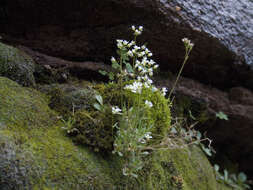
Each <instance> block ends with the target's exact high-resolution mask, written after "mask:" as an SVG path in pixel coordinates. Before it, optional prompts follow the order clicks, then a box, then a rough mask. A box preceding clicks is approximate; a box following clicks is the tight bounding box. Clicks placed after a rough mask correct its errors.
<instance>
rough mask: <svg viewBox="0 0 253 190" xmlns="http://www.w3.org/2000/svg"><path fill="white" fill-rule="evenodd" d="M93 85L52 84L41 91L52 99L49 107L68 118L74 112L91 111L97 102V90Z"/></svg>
mask: <svg viewBox="0 0 253 190" xmlns="http://www.w3.org/2000/svg"><path fill="white" fill-rule="evenodd" d="M90 86H91V84H89V83H86V84H60V85H59V84H51V85H44V86H41V87H40V88H39V89H40V91H42V92H43V93H45V94H47V95H48V96H49V98H50V103H49V106H50V108H52V109H53V110H55V111H57V112H58V113H59V114H61V115H62V116H64V118H68V117H70V116H72V115H73V111H74V112H76V111H78V110H90V107H91V106H92V104H93V103H94V102H95V100H94V99H95V98H94V97H95V94H96V92H95V90H93V89H92V88H91V87H90Z"/></svg>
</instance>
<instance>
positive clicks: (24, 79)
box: [0, 43, 35, 86]
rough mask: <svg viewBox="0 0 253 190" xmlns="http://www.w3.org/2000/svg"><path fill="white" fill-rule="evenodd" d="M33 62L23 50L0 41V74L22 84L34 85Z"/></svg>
mask: <svg viewBox="0 0 253 190" xmlns="http://www.w3.org/2000/svg"><path fill="white" fill-rule="evenodd" d="M34 70H35V64H34V62H33V60H32V58H31V57H29V56H28V55H27V54H26V53H24V52H23V51H21V50H19V49H16V48H14V47H11V46H8V45H6V44H3V43H0V76H5V77H8V78H10V79H12V80H14V81H16V82H17V83H19V84H21V85H23V86H35V79H34V76H33V72H34Z"/></svg>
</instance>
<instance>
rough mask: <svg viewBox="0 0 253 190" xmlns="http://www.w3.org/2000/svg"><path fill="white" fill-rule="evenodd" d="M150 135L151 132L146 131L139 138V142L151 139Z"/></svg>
mask: <svg viewBox="0 0 253 190" xmlns="http://www.w3.org/2000/svg"><path fill="white" fill-rule="evenodd" d="M152 138H153V137H152V135H151V132H147V133H145V135H144V136H143V137H142V138H140V139H139V142H140V143H142V144H145V143H146V142H147V141H148V140H150V139H152Z"/></svg>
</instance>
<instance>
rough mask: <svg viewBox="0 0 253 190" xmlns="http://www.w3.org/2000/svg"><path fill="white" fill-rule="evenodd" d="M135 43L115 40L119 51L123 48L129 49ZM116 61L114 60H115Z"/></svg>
mask: <svg viewBox="0 0 253 190" xmlns="http://www.w3.org/2000/svg"><path fill="white" fill-rule="evenodd" d="M135 43H136V42H135V41H131V42H129V41H127V40H117V47H118V48H119V49H123V48H131V47H132V46H134V45H135ZM115 61H116V60H115Z"/></svg>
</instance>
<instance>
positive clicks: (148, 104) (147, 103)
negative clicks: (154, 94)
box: [145, 100, 153, 108]
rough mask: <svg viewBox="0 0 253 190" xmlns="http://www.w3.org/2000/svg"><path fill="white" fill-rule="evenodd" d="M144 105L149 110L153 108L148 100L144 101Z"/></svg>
mask: <svg viewBox="0 0 253 190" xmlns="http://www.w3.org/2000/svg"><path fill="white" fill-rule="evenodd" d="M145 105H147V106H148V107H149V108H152V107H153V104H152V102H150V101H148V100H146V101H145Z"/></svg>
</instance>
